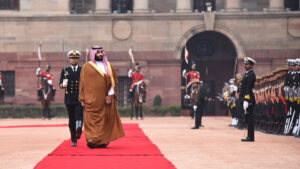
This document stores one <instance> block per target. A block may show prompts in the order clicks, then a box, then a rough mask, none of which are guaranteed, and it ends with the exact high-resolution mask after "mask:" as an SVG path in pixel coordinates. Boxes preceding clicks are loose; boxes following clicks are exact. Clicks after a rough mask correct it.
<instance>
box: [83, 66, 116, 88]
mask: <svg viewBox="0 0 300 169" xmlns="http://www.w3.org/2000/svg"><path fill="white" fill-rule="evenodd" d="M88 63H89V64H91V65H92V66H93V67H94V68H95V69H96V70H97V72H98V73H99V74H100V75H101V76H102V77H104V73H103V72H102V71H101V70H100V69H99V67H98V66H97V65H96V64H95V63H94V62H92V61H89V62H88ZM107 66H108V71H109V74H110V80H111V83H112V86H113V88H115V79H114V77H113V73H112V68H111V65H110V63H109V62H107Z"/></svg>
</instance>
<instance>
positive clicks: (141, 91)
mask: <svg viewBox="0 0 300 169" xmlns="http://www.w3.org/2000/svg"><path fill="white" fill-rule="evenodd" d="M138 93H139V94H140V95H141V96H142V97H145V96H146V84H145V82H144V81H143V82H141V83H140V84H139V86H138Z"/></svg>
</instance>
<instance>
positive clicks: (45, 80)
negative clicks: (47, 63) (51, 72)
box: [41, 76, 48, 87]
mask: <svg viewBox="0 0 300 169" xmlns="http://www.w3.org/2000/svg"><path fill="white" fill-rule="evenodd" d="M41 85H42V87H47V86H48V79H47V77H46V76H42V77H41Z"/></svg>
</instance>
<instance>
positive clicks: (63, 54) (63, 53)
mask: <svg viewBox="0 0 300 169" xmlns="http://www.w3.org/2000/svg"><path fill="white" fill-rule="evenodd" d="M61 48H62V57H63V58H64V76H65V79H66V77H67V74H66V57H65V41H64V39H62V42H61Z"/></svg>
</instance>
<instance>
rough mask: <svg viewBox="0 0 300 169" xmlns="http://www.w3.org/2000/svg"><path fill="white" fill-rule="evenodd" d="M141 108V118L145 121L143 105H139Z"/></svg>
mask: <svg viewBox="0 0 300 169" xmlns="http://www.w3.org/2000/svg"><path fill="white" fill-rule="evenodd" d="M139 106H140V117H141V119H142V120H143V119H144V118H143V104H139Z"/></svg>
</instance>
